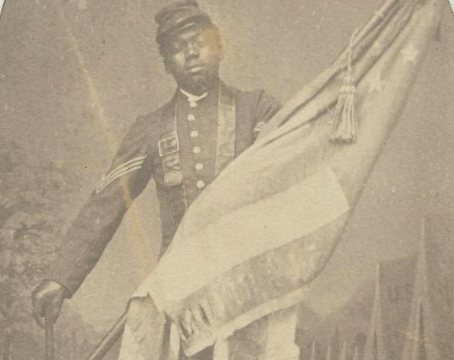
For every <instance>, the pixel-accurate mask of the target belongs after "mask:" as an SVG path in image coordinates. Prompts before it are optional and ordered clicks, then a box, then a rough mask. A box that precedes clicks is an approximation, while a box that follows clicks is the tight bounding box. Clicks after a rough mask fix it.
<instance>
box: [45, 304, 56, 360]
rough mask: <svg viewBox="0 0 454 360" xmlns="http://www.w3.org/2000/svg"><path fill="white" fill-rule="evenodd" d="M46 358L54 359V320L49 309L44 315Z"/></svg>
mask: <svg viewBox="0 0 454 360" xmlns="http://www.w3.org/2000/svg"><path fill="white" fill-rule="evenodd" d="M44 328H45V341H46V346H45V347H46V360H54V320H53V318H52V316H51V314H50V311H46V316H45V317H44Z"/></svg>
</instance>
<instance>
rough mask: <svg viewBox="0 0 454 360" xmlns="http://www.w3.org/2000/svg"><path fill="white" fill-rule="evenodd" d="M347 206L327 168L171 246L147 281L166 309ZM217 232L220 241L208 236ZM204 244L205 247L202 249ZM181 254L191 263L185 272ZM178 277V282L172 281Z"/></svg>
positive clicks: (318, 225)
mask: <svg viewBox="0 0 454 360" xmlns="http://www.w3.org/2000/svg"><path fill="white" fill-rule="evenodd" d="M277 207H278V208H279V211H276V208H277ZM348 209H349V205H348V202H347V199H346V197H345V195H344V192H343V190H342V188H341V186H340V184H339V182H338V180H337V179H336V176H335V175H334V174H333V172H332V171H331V169H329V168H327V169H326V170H325V171H321V172H320V173H318V174H316V175H314V176H312V177H310V178H308V179H307V180H304V181H302V182H301V183H299V184H296V185H295V186H292V187H291V188H289V189H287V190H285V191H282V192H281V193H278V194H275V195H273V196H271V197H269V198H268V199H265V200H263V201H261V202H259V203H255V204H252V205H250V206H247V207H244V208H241V209H239V210H238V211H236V212H233V213H230V214H228V215H226V216H224V217H223V218H221V219H219V220H218V221H216V222H215V223H214V224H213V225H212V226H210V227H209V228H207V229H205V230H204V231H201V232H199V233H197V234H195V235H194V236H193V237H192V238H190V239H188V241H187V246H185V247H184V249H182V248H179V249H173V251H172V257H169V258H165V259H163V260H162V262H161V263H160V266H159V270H158V271H157V272H156V273H155V276H154V277H153V281H152V282H151V283H150V284H149V285H148V286H147V287H148V288H149V291H150V293H151V296H152V298H153V300H154V302H155V304H156V307H157V308H158V309H159V310H161V311H162V310H165V309H166V308H169V307H171V306H172V305H173V304H174V303H176V302H179V301H181V300H183V299H184V298H185V297H187V296H188V295H190V294H191V293H193V292H195V291H197V290H198V289H200V288H201V287H203V286H205V285H206V284H208V283H209V282H210V281H212V280H213V279H214V278H216V277H217V276H219V275H221V274H222V273H224V272H226V271H228V270H229V269H231V268H233V267H234V266H236V265H238V264H241V263H242V262H244V261H246V260H247V259H249V258H251V257H254V256H257V255H260V254H262V253H264V252H267V251H270V250H273V249H276V248H278V247H280V246H282V245H285V244H287V243H289V242H291V241H294V240H296V239H298V238H299V237H301V236H304V235H307V234H309V233H312V232H314V231H316V230H318V229H320V228H321V227H323V226H325V225H326V224H328V223H330V222H331V221H333V220H334V219H336V218H338V217H339V216H341V215H343V214H345V213H346V212H347V211H348ZM232 229H236V230H235V231H234V232H232ZM213 238H216V239H217V241H215V242H213V241H210V240H208V241H207V239H213ZM180 249H181V251H183V252H182V253H181V254H179V253H178V252H179V251H180ZM200 249H204V251H203V253H201V252H200ZM219 254H223V256H221V257H219ZM182 259H184V262H185V263H187V262H189V263H191V264H193V265H192V266H190V267H187V268H186V270H185V271H184V272H182V271H181V262H180V261H181V260H182ZM213 259H217V261H213ZM195 264H197V265H196V266H194V265H195ZM174 281H178V283H179V284H180V285H179V286H173V285H172V284H175V282H174ZM155 289H159V291H155Z"/></svg>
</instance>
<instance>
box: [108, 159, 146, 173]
mask: <svg viewBox="0 0 454 360" xmlns="http://www.w3.org/2000/svg"><path fill="white" fill-rule="evenodd" d="M147 156H148V155H145V156H139V157H136V158H134V159H131V160H128V161H126V162H125V163H123V164H120V165H118V166H117V167H116V168H115V169H113V170H111V171H110V173H108V174H106V176H105V177H106V178H107V177H109V176H110V174H112V173H114V172H115V171H117V170H119V169H121V168H123V167H125V166H127V165H129V164H131V163H133V162H136V161H142V162H143V161H145V159H146V158H147Z"/></svg>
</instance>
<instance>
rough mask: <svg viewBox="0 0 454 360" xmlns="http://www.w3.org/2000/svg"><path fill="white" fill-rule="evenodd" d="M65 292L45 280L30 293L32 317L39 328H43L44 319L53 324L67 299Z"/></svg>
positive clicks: (60, 286) (55, 284) (61, 287)
mask: <svg viewBox="0 0 454 360" xmlns="http://www.w3.org/2000/svg"><path fill="white" fill-rule="evenodd" d="M67 295H68V294H67V290H66V288H65V287H63V286H62V285H60V284H58V283H56V282H53V281H49V280H45V281H43V282H42V283H41V284H39V285H38V287H37V288H36V289H35V290H34V291H33V293H32V302H33V316H34V317H35V320H36V322H37V323H38V325H39V326H41V327H42V328H44V326H45V319H47V320H48V321H52V323H55V321H57V319H58V316H59V315H60V311H61V308H62V305H63V301H64V300H65V298H66V297H67Z"/></svg>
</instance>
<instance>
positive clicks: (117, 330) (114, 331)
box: [87, 312, 126, 360]
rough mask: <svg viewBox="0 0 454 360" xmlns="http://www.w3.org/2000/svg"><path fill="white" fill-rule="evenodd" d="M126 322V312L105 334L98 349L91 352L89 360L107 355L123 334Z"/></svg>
mask: <svg viewBox="0 0 454 360" xmlns="http://www.w3.org/2000/svg"><path fill="white" fill-rule="evenodd" d="M125 323H126V312H125V313H123V315H122V316H121V317H120V318H119V319H118V320H117V322H116V323H115V324H114V326H112V328H111V329H110V330H109V332H108V333H107V334H106V335H105V336H104V338H103V339H102V340H101V342H100V343H99V344H98V346H97V347H96V349H95V350H94V351H93V352H92V353H91V355H90V356H89V357H88V359H87V360H101V359H103V358H104V356H106V354H107V353H108V352H109V350H110V349H111V348H112V346H114V345H115V343H116V342H117V340H118V339H119V338H120V337H121V335H122V334H123V331H124V328H125Z"/></svg>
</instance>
